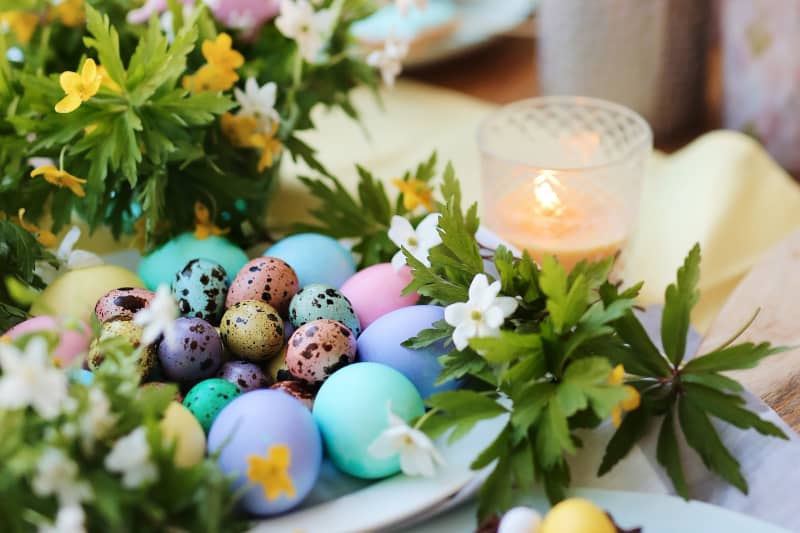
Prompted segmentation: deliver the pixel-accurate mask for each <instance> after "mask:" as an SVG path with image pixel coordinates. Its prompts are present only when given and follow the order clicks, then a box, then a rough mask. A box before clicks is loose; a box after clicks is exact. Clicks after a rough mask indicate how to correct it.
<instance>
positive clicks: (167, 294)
mask: <svg viewBox="0 0 800 533" xmlns="http://www.w3.org/2000/svg"><path fill="white" fill-rule="evenodd" d="M177 317H178V304H177V303H175V298H173V297H172V291H170V289H169V287H168V286H167V285H160V286H159V287H158V289H157V290H156V295H155V297H154V298H153V300H152V301H151V302H150V305H148V306H147V307H145V308H144V309H142V310H140V311H138V312H137V313H136V314H135V315H134V316H133V322H134V324H136V325H137V326H142V327H143V328H144V330H143V331H142V343H143V344H153V343H154V342H156V341H157V340H158V338H159V337H160V336H161V335H164V342H166V343H167V346H177V344H178V339H177V332H176V331H175V319H176V318H177Z"/></svg>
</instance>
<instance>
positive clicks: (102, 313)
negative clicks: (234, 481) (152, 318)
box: [94, 287, 155, 323]
mask: <svg viewBox="0 0 800 533" xmlns="http://www.w3.org/2000/svg"><path fill="white" fill-rule="evenodd" d="M154 296H155V294H154V293H153V292H152V291H148V290H147V289H137V288H132V287H124V288H122V289H113V290H110V291H108V292H107V293H106V294H104V295H103V296H101V297H100V299H99V300H97V304H96V305H95V306H94V314H95V315H96V316H97V320H99V321H100V322H102V323H106V322H110V321H112V320H132V319H133V315H135V314H136V313H138V312H139V311H141V310H142V309H144V308H145V307H147V306H148V305H150V300H152V299H153V297H154Z"/></svg>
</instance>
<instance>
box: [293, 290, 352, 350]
mask: <svg viewBox="0 0 800 533" xmlns="http://www.w3.org/2000/svg"><path fill="white" fill-rule="evenodd" d="M323 318H327V319H328V320H336V321H337V322H341V323H342V324H344V325H345V326H347V327H348V328H350V331H352V332H353V334H354V335H355V336H356V337H358V335H359V334H360V333H361V324H359V322H358V317H357V316H356V313H355V311H353V306H352V305H350V302H349V301H348V300H347V298H345V297H344V295H343V294H342V293H341V292H339V291H338V290H336V289H334V288H333V287H329V286H327V285H320V284H317V283H314V284H311V285H307V286H305V287H303V288H302V289H300V290H299V291H297V294H295V296H294V298H292V303H291V304H289V320H290V321H291V322H292V324H293V325H294V326H295V327H300V326H302V325H303V324H305V323H306V322H311V321H312V320H320V319H323Z"/></svg>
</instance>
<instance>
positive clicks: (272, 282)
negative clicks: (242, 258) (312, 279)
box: [225, 257, 298, 314]
mask: <svg viewBox="0 0 800 533" xmlns="http://www.w3.org/2000/svg"><path fill="white" fill-rule="evenodd" d="M297 289H298V282H297V274H295V273H294V270H292V267H290V266H289V265H287V264H286V263H284V262H283V261H281V260H280V259H276V258H274V257H257V258H255V259H253V260H252V261H250V262H248V263H246V264H245V265H244V266H243V267H242V269H241V270H240V271H239V273H238V274H236V277H235V278H234V280H233V283H231V288H230V290H229V291H228V298H227V300H226V301H225V305H226V306H227V307H230V306H232V305H233V304H235V303H238V302H241V301H242V300H261V301H263V302H266V303H268V304H269V305H271V306H272V307H274V308H275V309H277V310H278V312H279V313H281V314H286V311H287V310H288V309H289V302H290V301H291V299H292V297H293V296H294V295H295V293H296V292H297Z"/></svg>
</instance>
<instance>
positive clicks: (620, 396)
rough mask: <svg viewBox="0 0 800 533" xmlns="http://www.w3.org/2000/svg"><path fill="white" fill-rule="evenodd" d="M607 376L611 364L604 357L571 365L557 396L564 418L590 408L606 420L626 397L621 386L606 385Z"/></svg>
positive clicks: (592, 358)
mask: <svg viewBox="0 0 800 533" xmlns="http://www.w3.org/2000/svg"><path fill="white" fill-rule="evenodd" d="M610 374H611V364H610V363H609V362H608V359H606V358H604V357H587V358H584V359H578V360H577V361H574V362H573V363H571V364H570V365H569V366H568V367H567V369H566V371H565V372H564V377H563V379H562V381H561V383H559V384H558V390H557V393H556V396H557V397H558V401H559V402H560V404H561V409H562V410H563V412H564V414H565V415H566V416H568V417H569V416H572V415H574V414H575V413H577V412H578V411H582V410H583V409H586V408H587V407H589V405H590V404H591V408H592V410H593V411H594V413H595V414H596V415H597V416H598V417H599V418H601V419H602V418H605V417H607V416H608V415H609V414H610V412H611V410H612V409H613V408H614V407H615V406H616V405H618V404H619V403H620V402H621V401H623V400H625V399H626V398H628V395H629V392H628V390H627V389H626V388H625V387H624V386H622V385H611V384H609V383H608V378H609V376H610Z"/></svg>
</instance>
